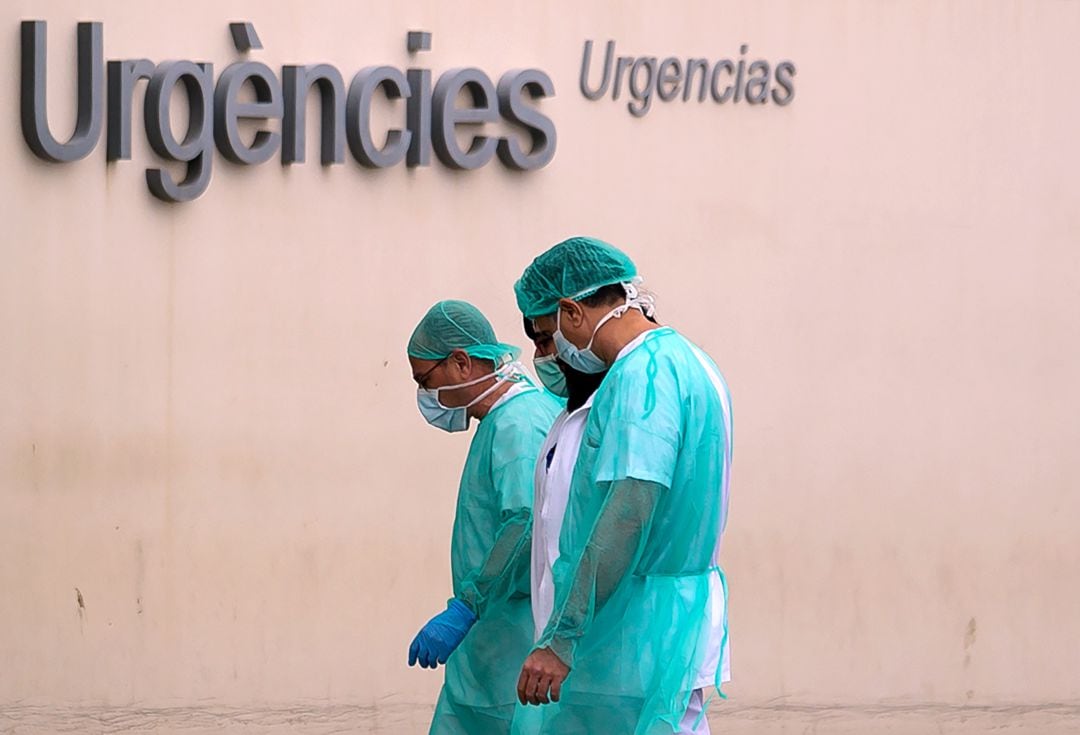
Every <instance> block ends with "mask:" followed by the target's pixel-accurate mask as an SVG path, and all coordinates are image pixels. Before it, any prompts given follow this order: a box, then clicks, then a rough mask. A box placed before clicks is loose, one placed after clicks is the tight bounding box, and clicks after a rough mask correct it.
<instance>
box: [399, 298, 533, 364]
mask: <svg viewBox="0 0 1080 735" xmlns="http://www.w3.org/2000/svg"><path fill="white" fill-rule="evenodd" d="M454 350H465V352H466V354H468V355H471V356H472V357H477V358H480V359H481V360H492V361H493V362H495V363H496V364H501V363H502V362H503V358H504V357H507V356H509V357H510V359H517V356H518V355H520V354H521V350H519V349H518V348H517V347H514V346H513V345H508V344H504V343H502V342H499V341H498V340H497V339H495V330H494V329H492V328H491V322H489V321H488V320H487V319H486V318H484V315H483V314H481V313H480V310H479V309H477V308H476V307H475V306H473V305H472V304H470V303H468V302H466V301H440V302H439V303H437V304H435V306H433V307H431V308H430V309H428V313H427V314H424V318H423V319H421V320H420V323H419V324H417V325H416V329H414V330H413V333H412V337H410V338H409V347H408V353H409V357H416V358H419V359H421V360H442V359H443V358H444V357H446V356H447V355H449V354H450V353H451V352H453V351H454Z"/></svg>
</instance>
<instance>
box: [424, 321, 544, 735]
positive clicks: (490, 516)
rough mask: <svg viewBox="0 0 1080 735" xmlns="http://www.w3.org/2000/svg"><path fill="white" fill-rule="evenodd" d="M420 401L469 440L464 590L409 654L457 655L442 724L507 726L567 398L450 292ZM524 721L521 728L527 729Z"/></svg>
mask: <svg viewBox="0 0 1080 735" xmlns="http://www.w3.org/2000/svg"><path fill="white" fill-rule="evenodd" d="M407 352H408V357H409V365H410V367H411V369H412V376H413V379H414V380H415V381H416V384H417V405H418V406H419V408H420V413H421V414H422V415H423V416H424V418H425V419H426V420H427V421H428V423H430V424H431V425H432V426H435V427H437V428H439V429H442V430H443V431H448V432H458V431H465V430H466V429H468V427H469V423H470V421H471V420H472V419H477V421H478V422H479V426H478V427H477V429H476V432H475V434H474V435H473V437H472V441H471V443H470V445H469V452H468V456H467V457H466V459H465V467H464V469H463V470H462V474H461V482H460V486H459V490H458V500H457V512H456V516H455V518H454V527H453V534H452V538H451V545H450V561H451V573H452V577H453V591H454V597H453V598H451V600H450V601H449V603H448V605H447V608H446V610H445V611H443V612H441V613H439V614H438V615H436V616H435V617H434V618H432V619H431V620H430V621H428V622H427V623H426V624H425V625H424V626H423V628H421V630H420V632H419V633H418V634H417V635H416V638H415V639H414V640H413V642H412V645H411V646H410V647H409V665H410V666H412V665H416V664H419V665H420V666H421V667H424V668H436V667H438V666H439V665H440V664H445V666H446V669H445V679H444V683H443V687H442V691H441V692H440V695H439V702H438V704H437V705H436V709H435V716H434V718H433V720H432V723H431V729H430V733H431V735H507V734H508V733H509V732H510V729H511V726H512V724H513V720H514V713H515V699H516V697H515V692H514V682H515V681H516V679H517V675H518V671H519V670H520V667H521V661H522V660H523V659H524V658H525V656H526V655H527V654H528V652H529V649H530V648H531V647H532V643H533V636H532V628H533V627H532V625H531V615H530V604H529V581H528V577H529V550H530V538H531V534H530V524H531V520H532V510H531V509H532V499H533V470H534V467H535V462H536V456H537V454H538V452H539V450H540V444H541V443H542V442H543V440H544V436H545V435H546V434H547V430H548V428H549V427H550V426H551V423H552V421H553V420H554V418H555V415H556V414H557V413H558V412H559V409H560V405H559V402H558V401H557V400H555V398H554V397H552V396H551V395H550V394H549V393H547V392H546V391H543V390H540V389H539V388H537V387H536V386H535V385H534V384H533V383H532V382H531V381H530V380H529V379H528V377H527V374H526V372H525V370H524V367H523V366H522V365H521V363H519V362H517V357H518V355H519V354H520V350H518V349H517V348H516V347H513V346H511V345H508V344H504V343H501V342H499V341H498V340H497V339H496V338H495V332H494V330H493V329H492V327H491V324H490V323H489V322H488V320H487V319H486V318H485V317H484V316H483V314H481V313H480V311H479V310H478V309H477V308H476V307H475V306H472V305H471V304H468V303H466V302H464V301H441V302H439V303H437V304H435V305H434V306H433V307H431V309H430V310H429V311H428V312H427V314H425V315H424V318H423V319H421V320H420V323H419V324H418V325H417V327H416V329H415V330H414V331H413V334H412V337H411V338H410V339H409V344H408V348H407ZM520 731H521V728H520V727H518V728H516V729H515V732H520Z"/></svg>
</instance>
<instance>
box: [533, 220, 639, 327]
mask: <svg viewBox="0 0 1080 735" xmlns="http://www.w3.org/2000/svg"><path fill="white" fill-rule="evenodd" d="M636 275H637V267H636V266H635V265H634V262H633V261H632V260H630V258H629V257H627V255H626V253H624V252H623V251H621V250H619V249H618V248H616V247H614V246H613V245H608V244H607V243H606V242H603V241H602V240H597V239H595V238H592V237H571V238H570V239H569V240H563V241H562V242H560V243H559V244H558V245H556V246H555V247H553V248H551V249H550V250H548V251H547V252H545V253H543V254H542V255H540V256H539V257H537V258H536V260H534V261H533V262H532V265H530V266H529V267H528V268H526V269H525V272H524V273H522V274H521V278H520V279H518V282H517V283H515V284H514V294H515V295H516V296H517V304H518V308H519V309H521V313H522V314H524V315H525V318H526V319H535V318H536V317H540V316H544V315H546V314H553V313H555V311H556V310H557V309H558V308H559V299H581V298H585V297H586V296H589V295H591V294H593V293H595V292H596V291H597V290H598V289H600V288H602V287H604V286H610V285H611V284H613V283H624V282H627V281H630V280H632V279H633V278H634V277H635V276H636Z"/></svg>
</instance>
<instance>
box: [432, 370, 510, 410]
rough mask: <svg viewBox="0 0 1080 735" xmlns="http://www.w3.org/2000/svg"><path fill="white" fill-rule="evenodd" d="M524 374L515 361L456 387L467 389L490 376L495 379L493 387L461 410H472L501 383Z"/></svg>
mask: <svg viewBox="0 0 1080 735" xmlns="http://www.w3.org/2000/svg"><path fill="white" fill-rule="evenodd" d="M524 373H525V366H524V365H522V364H521V363H520V362H517V361H515V362H508V363H506V364H505V365H501V366H500V367H498V368H496V369H495V372H492V373H488V374H487V375H485V376H483V377H482V378H478V379H476V380H470V381H469V382H468V383H462V384H461V385H459V386H456V387H458V388H467V387H468V386H470V385H476V384H477V383H480V382H482V381H484V380H487V379H488V378H491V377H492V376H494V377H495V383H494V385H492V386H491V387H490V388H488V389H487V390H485V391H484V392H483V393H481V394H480V395H478V396H477V397H476V398H474V399H472V400H471V401H469V402H468V403H466V404H465V405H464V406H461V408H472V407H473V406H475V405H476V404H477V403H479V402H480V401H482V400H484V399H485V398H487V397H488V396H490V395H491V394H492V393H494V392H495V391H496V390H497V389H498V387H499V386H500V385H502V384H503V383H505V382H506V381H508V380H512V379H514V378H516V377H519V376H521V375H524ZM447 387H449V386H447ZM436 390H445V388H437V389H436ZM436 398H438V396H436ZM439 404H440V405H442V401H439Z"/></svg>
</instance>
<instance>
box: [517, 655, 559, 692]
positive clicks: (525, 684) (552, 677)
mask: <svg viewBox="0 0 1080 735" xmlns="http://www.w3.org/2000/svg"><path fill="white" fill-rule="evenodd" d="M569 673H570V667H569V666H567V665H566V664H564V663H563V662H562V659H560V658H559V657H558V656H556V655H555V654H554V653H552V652H551V649H550V648H541V649H539V650H536V651H533V652H532V653H530V654H529V657H528V658H527V659H525V665H524V666H522V667H521V677H520V678H518V701H519V702H521V703H522V704H547V703H548V702H558V701H559V693H560V691H561V690H562V684H563V682H564V681H565V680H566V677H567V675H568V674H569ZM549 690H550V695H549V694H548V692H549Z"/></svg>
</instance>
